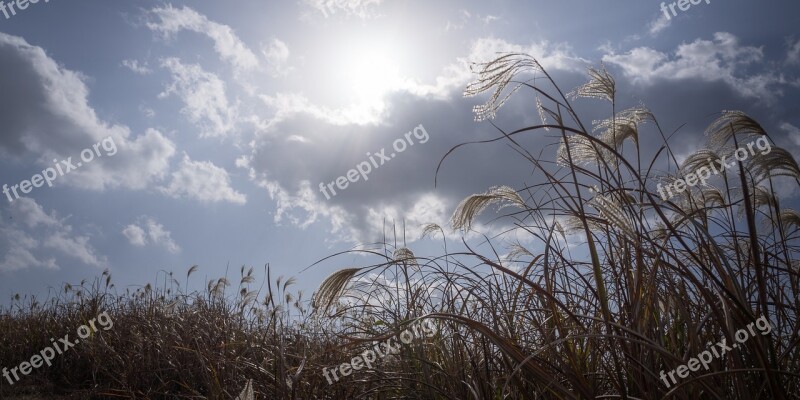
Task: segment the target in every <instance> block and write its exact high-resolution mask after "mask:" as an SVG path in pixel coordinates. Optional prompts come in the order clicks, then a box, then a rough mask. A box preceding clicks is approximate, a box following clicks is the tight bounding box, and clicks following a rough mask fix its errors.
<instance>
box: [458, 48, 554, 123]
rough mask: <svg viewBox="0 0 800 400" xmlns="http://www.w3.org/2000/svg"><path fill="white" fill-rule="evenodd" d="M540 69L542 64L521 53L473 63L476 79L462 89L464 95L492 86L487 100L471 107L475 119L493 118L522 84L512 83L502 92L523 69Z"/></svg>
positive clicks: (472, 94) (470, 95) (533, 70)
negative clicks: (486, 61) (490, 94)
mask: <svg viewBox="0 0 800 400" xmlns="http://www.w3.org/2000/svg"><path fill="white" fill-rule="evenodd" d="M526 70H527V71H532V72H537V71H542V66H541V65H539V62H538V61H536V59H535V58H533V57H531V56H529V55H527V54H521V53H506V54H505V55H503V56H501V57H499V58H497V59H495V60H493V61H490V62H488V63H482V64H476V65H473V72H475V73H477V74H478V79H477V81H475V82H471V83H470V84H468V85H467V88H466V89H465V90H464V97H472V96H477V95H478V94H481V93H483V92H486V91H489V90H491V89H492V88H494V92H493V93H492V96H491V97H490V98H489V100H488V101H487V102H486V103H484V104H482V105H478V106H475V107H473V109H472V111H473V112H474V113H475V120H476V121H483V120H486V119H491V118H494V117H495V115H496V113H497V110H498V109H499V108H500V107H502V106H503V104H505V102H506V101H507V100H508V98H509V97H511V95H513V94H514V92H516V91H517V90H519V88H520V87H521V86H522V85H521V84H516V85H514V86H513V87H512V88H511V89H510V90H509V91H508V93H506V94H505V95H503V92H505V90H506V89H507V88H508V87H509V85H510V84H511V83H512V81H513V80H514V77H515V76H516V75H517V74H519V73H521V72H524V71H526Z"/></svg>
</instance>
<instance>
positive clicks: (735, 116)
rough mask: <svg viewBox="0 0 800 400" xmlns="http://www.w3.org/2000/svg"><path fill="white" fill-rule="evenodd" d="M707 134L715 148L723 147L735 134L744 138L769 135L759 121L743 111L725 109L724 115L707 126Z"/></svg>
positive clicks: (710, 143)
mask: <svg viewBox="0 0 800 400" xmlns="http://www.w3.org/2000/svg"><path fill="white" fill-rule="evenodd" d="M705 134H706V136H708V142H709V145H710V146H711V147H713V148H722V147H723V146H725V145H726V144H728V142H729V141H730V140H731V139H732V138H733V136H734V135H737V136H742V137H743V138H744V139H747V138H750V137H756V136H762V135H764V136H769V135H767V132H766V131H765V130H764V128H762V127H761V125H760V124H759V123H758V122H756V121H755V120H754V119H752V118H750V117H749V116H748V115H747V114H745V113H743V112H741V111H723V112H722V115H721V116H720V117H719V118H717V119H716V120H715V121H714V122H712V123H711V124H710V125H709V126H708V128H706V132H705ZM740 142H741V141H740Z"/></svg>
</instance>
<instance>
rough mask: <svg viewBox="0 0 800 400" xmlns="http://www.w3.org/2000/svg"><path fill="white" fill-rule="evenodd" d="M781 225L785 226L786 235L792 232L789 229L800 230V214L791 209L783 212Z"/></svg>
mask: <svg viewBox="0 0 800 400" xmlns="http://www.w3.org/2000/svg"><path fill="white" fill-rule="evenodd" d="M781 223H782V224H783V231H784V232H786V233H789V232H791V231H790V230H789V228H791V227H792V226H794V227H795V229H800V212H797V210H794V209H791V208H786V209H783V210H781Z"/></svg>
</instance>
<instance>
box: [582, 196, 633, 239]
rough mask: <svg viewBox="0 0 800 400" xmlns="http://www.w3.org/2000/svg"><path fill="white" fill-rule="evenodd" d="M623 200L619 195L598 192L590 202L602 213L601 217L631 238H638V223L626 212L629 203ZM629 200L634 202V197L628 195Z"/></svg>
mask: <svg viewBox="0 0 800 400" xmlns="http://www.w3.org/2000/svg"><path fill="white" fill-rule="evenodd" d="M621 200H622V199H620V198H619V196H618V195H617V196H611V195H603V194H599V193H598V194H597V195H595V197H594V198H592V200H591V202H590V204H591V205H592V207H594V209H595V210H597V211H598V212H599V213H600V217H601V218H604V219H605V220H607V221H608V222H609V223H610V224H611V226H613V227H615V228H617V229H619V230H620V231H622V232H623V233H624V234H625V235H627V236H629V237H630V238H631V239H636V237H637V235H636V229H635V226H636V223H635V222H634V221H633V220H632V219H631V218H630V217H629V216H628V214H627V213H626V212H625V208H626V207H627V206H628V205H627V204H624V203H623V202H622V201H621ZM627 201H628V202H632V201H634V199H632V198H630V197H629V196H628V199H627Z"/></svg>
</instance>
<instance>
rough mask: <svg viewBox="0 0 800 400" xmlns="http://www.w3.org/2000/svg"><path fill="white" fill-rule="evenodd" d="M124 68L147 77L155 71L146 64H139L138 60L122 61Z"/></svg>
mask: <svg viewBox="0 0 800 400" xmlns="http://www.w3.org/2000/svg"><path fill="white" fill-rule="evenodd" d="M122 66H124V67H126V68H128V69H129V70H131V71H133V72H135V73H137V74H139V75H147V74H150V73H152V72H153V70H151V69H150V68H149V67H148V66H147V63H146V62H145V63H144V64H139V61H138V60H122Z"/></svg>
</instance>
